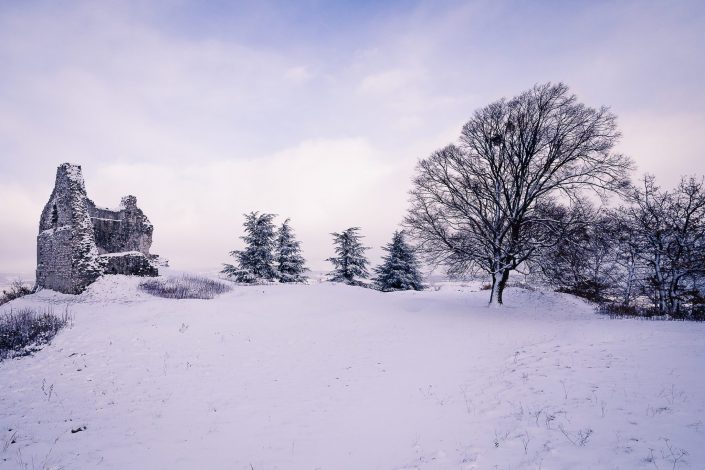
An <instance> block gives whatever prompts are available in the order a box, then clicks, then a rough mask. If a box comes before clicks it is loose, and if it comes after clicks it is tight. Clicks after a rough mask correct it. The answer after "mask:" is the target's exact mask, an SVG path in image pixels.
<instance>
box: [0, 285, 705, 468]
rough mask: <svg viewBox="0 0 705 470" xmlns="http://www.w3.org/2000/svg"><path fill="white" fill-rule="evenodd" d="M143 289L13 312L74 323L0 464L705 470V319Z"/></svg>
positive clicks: (45, 365) (45, 368)
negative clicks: (199, 296) (196, 296)
mask: <svg viewBox="0 0 705 470" xmlns="http://www.w3.org/2000/svg"><path fill="white" fill-rule="evenodd" d="M138 281H139V280H138V279H136V278H129V277H122V276H110V277H105V278H103V279H101V280H99V281H98V282H97V283H95V284H94V285H92V286H91V287H89V289H88V290H87V291H86V292H85V293H84V294H82V295H80V296H75V297H74V296H68V295H62V294H57V293H54V292H50V291H42V292H40V293H38V294H35V295H32V296H28V297H25V298H22V299H19V300H16V301H13V302H12V303H10V304H8V305H6V306H3V307H2V308H0V310H5V309H7V308H10V307H18V306H21V305H27V304H32V305H46V304H49V305H52V306H53V308H54V309H55V311H57V312H61V311H63V309H64V308H66V307H67V306H68V308H69V309H70V312H71V313H72V314H73V317H74V321H73V326H72V327H71V328H69V329H66V330H64V331H62V332H60V333H59V335H58V336H57V338H56V339H55V340H54V341H53V342H52V344H51V345H49V346H47V347H45V348H44V349H43V350H42V351H40V352H38V353H37V354H36V355H34V356H32V357H25V358H21V359H15V360H8V361H5V362H3V363H0V426H2V427H1V428H0V468H2V469H16V468H20V469H24V468H27V469H44V468H55V469H58V468H65V469H128V468H129V469H167V468H168V469H196V468H204V469H247V470H271V469H311V470H314V469H544V470H548V469H641V468H643V469H651V470H655V469H659V470H667V469H673V468H675V469H702V468H705V376H704V374H703V371H704V369H705V325H704V324H695V323H683V322H653V321H638V320H610V319H607V318H604V317H600V316H597V315H595V314H593V313H592V309H591V307H590V306H588V305H586V304H584V303H583V302H582V301H579V300H576V299H574V298H571V297H569V296H564V295H559V294H552V293H541V292H530V291H525V290H520V289H510V290H509V291H508V292H507V293H506V299H507V304H508V305H507V306H506V308H503V309H489V308H487V307H486V306H485V304H486V301H487V292H475V291H473V289H472V288H470V287H463V286H460V285H453V284H444V285H442V287H441V288H440V289H439V290H435V289H431V290H428V291H425V292H403V293H387V294H383V293H379V292H375V291H372V290H367V289H362V288H355V287H347V286H343V285H333V284H328V283H314V284H313V285H309V286H301V285H293V286H287V285H272V286H259V287H236V288H235V289H234V290H233V291H232V292H230V293H227V294H224V295H222V296H220V297H217V298H216V299H213V300H168V299H159V298H154V297H151V296H149V295H147V294H145V293H142V292H140V291H138V289H137V283H138ZM72 430H73V431H77V430H78V432H72Z"/></svg>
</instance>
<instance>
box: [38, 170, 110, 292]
mask: <svg viewBox="0 0 705 470" xmlns="http://www.w3.org/2000/svg"><path fill="white" fill-rule="evenodd" d="M86 199H87V197H86V188H85V186H84V184H83V176H82V174H81V167H80V166H78V165H71V164H68V163H64V164H63V165H61V166H59V168H58V169H57V171H56V182H55V185H54V191H53V192H52V193H51V196H50V197H49V202H47V204H46V206H44V210H43V211H42V215H41V218H40V220H39V235H38V236H37V285H38V286H41V287H46V288H49V289H53V290H56V291H59V292H64V293H68V294H77V293H79V292H81V291H83V289H85V287H86V286H87V285H88V284H90V283H91V282H93V281H94V280H95V279H97V278H98V276H100V274H101V273H102V268H101V266H100V263H99V262H98V259H97V258H98V249H97V247H96V244H95V238H94V233H93V224H92V223H91V219H90V215H89V214H88V208H87V207H86V204H85V200H86Z"/></svg>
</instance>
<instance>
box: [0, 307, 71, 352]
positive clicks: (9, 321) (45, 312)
mask: <svg viewBox="0 0 705 470" xmlns="http://www.w3.org/2000/svg"><path fill="white" fill-rule="evenodd" d="M70 319H71V316H70V314H69V312H68V310H66V311H64V313H63V314H61V315H56V314H54V312H53V309H51V308H45V309H36V308H31V307H24V308H20V309H17V310H13V309H11V310H10V311H9V312H5V313H3V314H2V315H0V361H2V360H4V359H8V358H12V357H18V356H27V355H29V354H32V353H33V352H36V351H38V350H39V349H41V346H42V345H44V344H47V343H49V342H50V341H51V340H52V338H54V336H56V333H58V332H59V330H60V329H61V328H63V327H64V326H66V325H67V324H68V323H69V321H70Z"/></svg>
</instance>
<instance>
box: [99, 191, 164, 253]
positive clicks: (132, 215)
mask: <svg viewBox="0 0 705 470" xmlns="http://www.w3.org/2000/svg"><path fill="white" fill-rule="evenodd" d="M88 213H89V214H90V216H91V221H92V223H93V228H94V236H95V242H96V245H97V247H98V253H100V254H101V255H102V254H105V253H121V252H125V251H139V252H140V253H142V254H144V255H146V256H149V249H150V247H151V246H152V232H153V231H154V227H153V226H152V223H151V222H150V221H149V219H148V218H147V216H146V215H144V212H142V209H140V208H139V207H137V198H136V197H134V196H125V197H124V198H122V201H121V202H120V208H119V209H117V210H110V209H105V208H101V207H96V205H95V204H94V203H93V201H91V200H88Z"/></svg>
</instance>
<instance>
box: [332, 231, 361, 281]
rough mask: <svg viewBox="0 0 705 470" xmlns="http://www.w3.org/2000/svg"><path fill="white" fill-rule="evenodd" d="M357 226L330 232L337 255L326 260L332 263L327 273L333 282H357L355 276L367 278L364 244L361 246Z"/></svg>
mask: <svg viewBox="0 0 705 470" xmlns="http://www.w3.org/2000/svg"><path fill="white" fill-rule="evenodd" d="M358 230H360V228H359V227H350V228H349V229H347V230H344V231H343V232H341V233H335V232H334V233H332V234H331V235H333V244H334V245H335V254H336V255H337V256H335V257H333V258H328V259H327V260H326V261H330V262H331V263H333V266H334V269H333V271H331V272H330V273H329V276H330V280H331V281H334V282H345V283H347V284H359V281H356V280H355V278H356V277H360V278H367V277H368V276H369V273H368V272H367V258H365V250H367V249H368V247H366V246H362V243H361V242H360V239H361V238H362V236H361V235H358V233H357V232H358Z"/></svg>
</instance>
